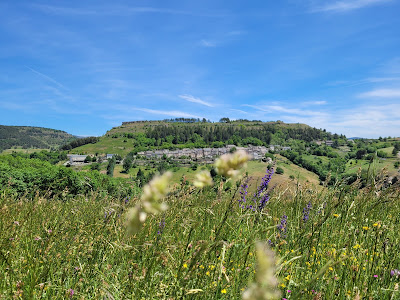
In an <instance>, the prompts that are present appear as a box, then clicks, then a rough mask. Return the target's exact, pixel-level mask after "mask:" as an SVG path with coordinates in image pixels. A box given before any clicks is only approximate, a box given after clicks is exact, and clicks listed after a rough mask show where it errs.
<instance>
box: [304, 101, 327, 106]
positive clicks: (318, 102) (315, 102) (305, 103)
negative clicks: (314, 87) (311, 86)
mask: <svg viewBox="0 0 400 300" xmlns="http://www.w3.org/2000/svg"><path fill="white" fill-rule="evenodd" d="M327 103H328V102H326V101H325V100H321V101H306V102H303V103H301V104H302V105H304V106H315V105H325V104H327Z"/></svg>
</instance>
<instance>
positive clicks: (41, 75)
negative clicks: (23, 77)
mask: <svg viewBox="0 0 400 300" xmlns="http://www.w3.org/2000/svg"><path fill="white" fill-rule="evenodd" d="M25 67H26V68H28V69H29V70H31V71H32V72H34V73H36V74H37V75H39V76H40V77H43V78H44V79H47V80H48V81H50V82H52V83H54V84H56V85H58V86H59V87H60V88H63V89H65V90H68V91H69V89H68V88H66V87H65V86H64V85H62V84H61V83H59V82H58V81H57V80H55V79H53V78H51V77H49V76H47V75H45V74H43V73H40V72H38V71H36V70H34V69H32V68H30V67H28V66H25Z"/></svg>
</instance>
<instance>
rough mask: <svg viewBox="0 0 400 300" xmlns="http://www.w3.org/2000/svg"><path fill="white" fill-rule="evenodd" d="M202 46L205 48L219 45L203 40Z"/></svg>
mask: <svg viewBox="0 0 400 300" xmlns="http://www.w3.org/2000/svg"><path fill="white" fill-rule="evenodd" d="M200 45H201V46H203V47H216V46H217V44H216V43H215V42H214V41H210V40H201V41H200Z"/></svg>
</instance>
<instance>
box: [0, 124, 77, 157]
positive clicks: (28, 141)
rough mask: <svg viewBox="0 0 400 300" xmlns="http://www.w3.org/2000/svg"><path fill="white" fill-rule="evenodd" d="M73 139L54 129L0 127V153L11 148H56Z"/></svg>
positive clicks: (67, 134) (71, 136)
mask: <svg viewBox="0 0 400 300" xmlns="http://www.w3.org/2000/svg"><path fill="white" fill-rule="evenodd" d="M73 139H75V137H74V136H73V135H71V134H69V133H67V132H65V131H61V130H56V129H50V128H42V127H31V126H5V125H0V152H1V151H3V150H5V149H11V148H23V149H28V148H37V149H50V148H58V147H59V146H61V145H63V144H65V143H67V142H69V141H71V140H73Z"/></svg>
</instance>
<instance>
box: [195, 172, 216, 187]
mask: <svg viewBox="0 0 400 300" xmlns="http://www.w3.org/2000/svg"><path fill="white" fill-rule="evenodd" d="M213 184H214V183H213V180H212V178H211V174H210V172H209V171H208V170H203V171H201V172H199V173H197V174H196V180H195V181H194V182H193V185H194V186H196V187H198V188H203V187H205V186H211V185H213Z"/></svg>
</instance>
